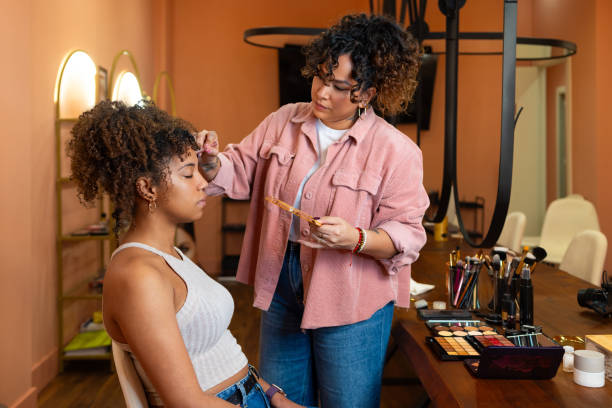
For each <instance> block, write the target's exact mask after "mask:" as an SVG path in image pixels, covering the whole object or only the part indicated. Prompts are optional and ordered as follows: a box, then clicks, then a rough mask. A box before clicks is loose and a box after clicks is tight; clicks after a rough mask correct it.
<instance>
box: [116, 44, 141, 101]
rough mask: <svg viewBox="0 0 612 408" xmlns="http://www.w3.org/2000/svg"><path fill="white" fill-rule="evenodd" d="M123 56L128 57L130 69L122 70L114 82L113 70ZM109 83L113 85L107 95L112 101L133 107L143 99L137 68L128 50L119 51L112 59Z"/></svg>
mask: <svg viewBox="0 0 612 408" xmlns="http://www.w3.org/2000/svg"><path fill="white" fill-rule="evenodd" d="M123 56H126V57H128V59H129V61H130V63H131V65H132V69H131V70H122V71H121V72H120V73H119V75H118V76H117V79H116V80H115V70H116V69H117V63H118V62H119V59H120V58H121V57H123ZM110 83H111V84H113V88H112V94H111V95H109V97H110V99H111V100H113V101H122V102H124V103H125V104H126V105H130V106H131V105H135V104H137V103H139V102H140V101H141V100H142V99H144V97H143V94H142V88H141V86H140V74H139V73H138V66H137V65H136V61H135V60H134V57H133V55H132V54H131V53H130V52H129V51H128V50H121V51H120V52H119V53H118V54H117V55H115V58H113V64H112V66H111V70H110Z"/></svg>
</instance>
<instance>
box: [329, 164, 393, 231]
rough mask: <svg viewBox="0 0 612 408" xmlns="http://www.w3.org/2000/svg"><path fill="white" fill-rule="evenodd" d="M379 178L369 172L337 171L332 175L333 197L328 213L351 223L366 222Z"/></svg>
mask: <svg viewBox="0 0 612 408" xmlns="http://www.w3.org/2000/svg"><path fill="white" fill-rule="evenodd" d="M381 180H382V179H381V177H380V176H379V175H377V174H373V173H369V172H350V171H342V170H340V171H337V172H336V173H335V174H334V175H333V177H332V186H333V187H334V197H333V203H332V211H331V212H330V213H331V214H334V215H338V216H341V217H343V218H345V219H346V220H347V221H349V222H352V223H353V224H360V225H366V224H368V223H369V221H370V220H371V218H372V214H373V213H374V211H373V206H374V197H375V196H376V195H377V194H378V190H379V188H380V183H381ZM367 226H369V225H366V227H367Z"/></svg>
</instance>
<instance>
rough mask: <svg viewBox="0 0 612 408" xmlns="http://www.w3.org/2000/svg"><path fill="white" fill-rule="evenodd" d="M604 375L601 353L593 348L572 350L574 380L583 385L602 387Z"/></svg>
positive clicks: (603, 359) (604, 379) (603, 360)
mask: <svg viewBox="0 0 612 408" xmlns="http://www.w3.org/2000/svg"><path fill="white" fill-rule="evenodd" d="M605 381H606V377H605V358H604V355H603V353H600V352H599V351H593V350H576V351H575V352H574V382H575V383H576V384H578V385H582V386H584V387H593V388H597V387H603V386H604V384H605Z"/></svg>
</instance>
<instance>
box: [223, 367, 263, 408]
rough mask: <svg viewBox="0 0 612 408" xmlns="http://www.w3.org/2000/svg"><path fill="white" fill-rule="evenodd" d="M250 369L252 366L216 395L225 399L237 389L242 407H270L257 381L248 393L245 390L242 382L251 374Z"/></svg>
mask: <svg viewBox="0 0 612 408" xmlns="http://www.w3.org/2000/svg"><path fill="white" fill-rule="evenodd" d="M251 370H252V368H250V369H249V373H248V374H247V375H246V376H245V377H244V378H243V379H241V380H240V381H238V382H236V383H234V384H233V385H230V386H229V387H227V388H226V389H224V390H223V391H221V392H219V393H217V397H219V398H221V399H227V398H229V397H230V396H231V395H233V394H234V393H235V392H236V390H239V391H240V394H241V396H242V398H241V399H240V400H241V401H242V402H241V404H240V406H241V407H242V408H247V407H248V408H270V407H271V405H270V402H269V401H268V397H266V394H265V393H264V391H263V389H262V388H261V385H259V383H256V384H255V385H254V386H253V388H251V390H250V391H249V393H248V394H247V393H246V392H245V389H244V383H245V382H246V380H247V379H248V378H249V375H251Z"/></svg>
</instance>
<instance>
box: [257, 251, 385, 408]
mask: <svg viewBox="0 0 612 408" xmlns="http://www.w3.org/2000/svg"><path fill="white" fill-rule="evenodd" d="M329 272H330V273H333V271H329ZM303 299H304V289H303V285H302V270H301V267H300V250H299V244H293V243H291V242H290V243H289V245H288V246H287V252H286V253H285V259H284V262H283V268H282V271H281V275H280V278H279V281H278V284H277V286H276V292H275V293H274V298H273V299H272V304H271V305H270V308H269V310H268V311H267V312H264V313H263V314H262V319H261V336H260V371H261V374H262V377H263V378H265V379H266V381H268V382H271V383H274V384H277V385H279V386H280V387H282V388H283V389H284V390H285V392H286V393H287V396H288V397H289V399H291V400H293V401H295V402H297V403H298V404H302V405H317V404H318V403H319V401H320V403H321V407H323V408H326V407H330V408H331V407H334V408H335V407H351V408H359V407H364V408H374V407H379V406H380V387H381V378H382V371H383V365H384V359H385V353H386V350H387V343H388V341H389V334H390V331H391V321H392V319H393V303H392V302H391V303H388V304H387V305H386V306H384V307H383V308H381V309H380V310H378V311H377V312H376V313H374V314H373V315H372V317H370V318H369V319H368V320H365V321H361V322H357V323H353V324H348V325H344V326H336V327H323V328H319V329H313V330H304V331H303V330H301V329H300V323H301V321H302V315H303V312H304V304H303Z"/></svg>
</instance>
